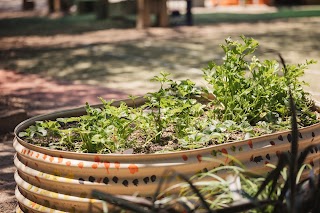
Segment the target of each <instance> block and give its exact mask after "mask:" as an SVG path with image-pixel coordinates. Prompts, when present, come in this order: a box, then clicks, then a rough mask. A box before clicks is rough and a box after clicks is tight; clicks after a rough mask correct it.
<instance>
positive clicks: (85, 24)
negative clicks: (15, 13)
mask: <svg viewBox="0 0 320 213" xmlns="http://www.w3.org/2000/svg"><path fill="white" fill-rule="evenodd" d="M134 26H135V23H134V21H133V20H132V19H131V20H130V19H129V18H116V17H113V18H109V19H106V20H96V17H95V15H94V14H89V15H70V16H65V17H62V18H55V19H53V18H49V17H22V18H7V19H0V29H2V30H1V31H0V37H1V36H18V35H19V36H23V35H25V36H28V35H40V36H48V35H56V34H79V33H84V32H87V31H96V30H103V29H110V28H131V27H134Z"/></svg>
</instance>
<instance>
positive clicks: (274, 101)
mask: <svg viewBox="0 0 320 213" xmlns="http://www.w3.org/2000/svg"><path fill="white" fill-rule="evenodd" d="M241 38H242V40H243V42H244V44H242V43H239V42H237V41H233V40H231V39H230V38H228V39H226V44H225V45H221V47H222V48H223V50H224V52H225V54H226V55H225V57H224V59H223V64H222V65H217V64H215V63H210V64H209V66H208V67H207V68H206V69H204V75H205V77H204V78H205V79H206V80H207V81H208V82H209V84H210V85H211V86H212V91H211V92H212V93H213V94H214V95H215V97H216V99H215V104H220V103H221V104H222V105H223V107H217V108H215V109H214V110H215V113H216V114H217V116H218V118H219V119H222V120H233V121H235V122H237V123H241V122H243V121H248V122H249V123H250V124H251V125H256V124H257V123H258V122H261V121H266V122H270V123H279V122H281V121H285V120H287V119H288V116H290V111H289V110H288V90H289V88H290V89H291V90H292V94H293V97H294V98H295V99H296V100H299V101H298V102H297V110H298V114H299V118H300V119H299V121H298V123H299V124H300V125H302V126H306V125H310V124H312V123H314V122H315V119H314V115H312V114H311V113H310V106H311V105H312V102H311V101H310V100H309V98H308V93H307V92H305V91H304V90H303V87H302V86H303V85H304V84H305V83H304V82H302V81H300V80H299V77H301V76H302V75H303V74H304V70H305V69H306V68H307V65H309V64H312V63H314V61H312V60H311V61H307V62H306V64H299V65H289V66H287V69H286V70H285V69H284V68H280V66H279V63H278V62H277V61H275V60H265V61H263V62H261V61H260V60H259V59H258V58H257V57H256V56H252V57H251V59H250V58H249V59H247V58H248V57H249V56H250V55H251V54H253V53H254V51H255V50H256V49H257V47H258V42H257V41H255V40H254V39H252V38H246V37H244V36H241Z"/></svg>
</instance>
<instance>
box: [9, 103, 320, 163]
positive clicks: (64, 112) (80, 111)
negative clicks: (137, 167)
mask: <svg viewBox="0 0 320 213" xmlns="http://www.w3.org/2000/svg"><path fill="white" fill-rule="evenodd" d="M144 101H145V99H144V98H143V97H139V98H137V99H136V100H135V104H136V105H139V104H141V103H143V102H144ZM121 102H125V103H127V104H131V105H132V103H133V101H132V100H131V99H123V100H118V101H115V102H113V105H115V106H118V105H119V104H120V103H121ZM102 106H103V104H96V105H92V107H94V108H97V107H102ZM315 107H316V110H317V111H318V112H320V102H318V101H315ZM84 113H85V106H81V107H76V108H72V109H66V110H59V111H56V112H51V113H46V114H42V115H37V116H34V117H31V118H29V119H27V120H25V121H22V122H21V123H19V124H18V125H17V126H16V127H15V129H14V136H15V139H16V140H17V141H18V142H19V143H21V144H22V145H23V146H25V147H26V148H29V149H36V150H39V151H41V152H44V153H46V152H52V151H54V152H55V153H57V154H61V155H63V154H70V153H72V154H74V155H77V156H87V157H91V156H92V157H95V156H97V155H98V156H112V157H120V158H122V157H123V158H128V157H129V158H131V157H133V158H135V157H139V156H145V155H153V156H165V155H182V154H187V153H197V152H201V151H204V150H206V149H210V148H212V147H220V146H221V147H224V146H226V145H229V146H232V145H233V144H238V143H244V142H247V141H250V140H261V139H264V138H267V137H270V136H271V135H273V136H274V135H282V134H288V133H290V132H291V130H283V131H278V132H274V133H270V134H264V135H261V136H257V137H253V138H249V139H244V140H236V141H232V142H227V143H222V144H216V145H210V146H208V147H202V148H198V149H191V150H182V151H170V152H165V153H150V154H143V153H137V154H120V153H109V154H98V153H79V152H72V151H62V150H55V149H49V148H47V147H41V146H36V145H34V144H31V143H28V142H26V141H24V140H23V139H21V138H20V137H19V136H18V133H19V132H20V131H21V130H23V129H25V128H26V127H28V126H30V125H31V124H33V123H34V122H35V121H41V120H45V119H46V118H48V119H50V118H59V117H62V116H63V115H67V114H75V115H74V116H81V115H83V114H84ZM69 117H72V116H69ZM318 126H320V121H319V123H316V124H313V125H310V126H307V127H301V128H299V130H300V131H301V130H304V129H310V128H315V127H318Z"/></svg>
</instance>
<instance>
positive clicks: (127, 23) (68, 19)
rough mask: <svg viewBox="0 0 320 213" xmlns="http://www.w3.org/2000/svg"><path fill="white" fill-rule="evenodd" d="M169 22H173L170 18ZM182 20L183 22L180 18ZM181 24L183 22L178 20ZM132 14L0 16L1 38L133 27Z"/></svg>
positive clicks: (299, 10)
mask: <svg viewBox="0 0 320 213" xmlns="http://www.w3.org/2000/svg"><path fill="white" fill-rule="evenodd" d="M314 16H320V6H314V7H312V9H311V8H309V9H308V8H303V7H294V8H287V7H286V8H279V9H278V11H277V12H275V13H260V14H237V13H210V14H194V23H195V25H206V24H217V23H239V22H257V21H269V20H275V19H287V18H299V17H314ZM171 21H173V20H172V19H171ZM182 22H183V21H182ZM181 24H183V23H181ZM133 27H135V16H134V15H129V16H121V17H111V18H109V19H106V20H96V17H95V15H94V14H89V15H70V16H65V17H62V18H55V19H53V18H49V17H19V18H6V19H0V29H2V30H1V31H0V37H5V36H28V35H40V36H47V35H57V34H79V33H84V32H89V31H96V30H103V29H111V28H133Z"/></svg>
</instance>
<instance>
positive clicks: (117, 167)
mask: <svg viewBox="0 0 320 213" xmlns="http://www.w3.org/2000/svg"><path fill="white" fill-rule="evenodd" d="M114 167H115V168H116V169H117V170H119V169H120V163H119V162H114Z"/></svg>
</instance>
